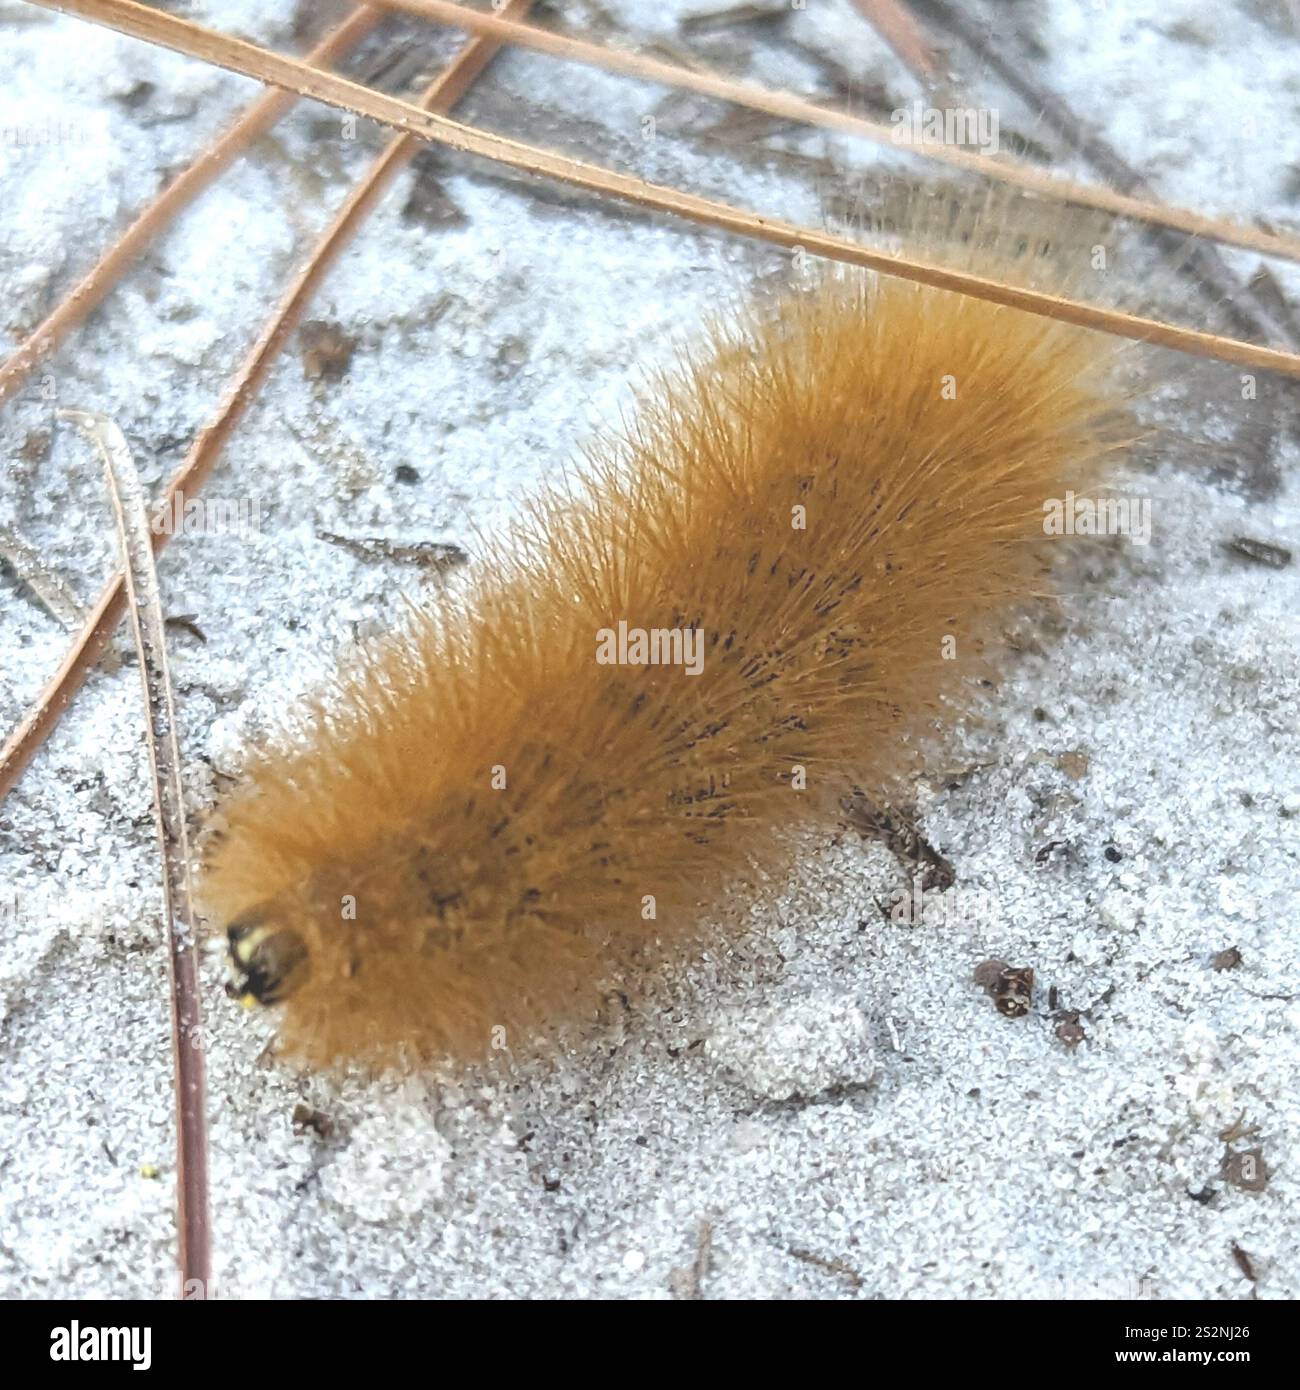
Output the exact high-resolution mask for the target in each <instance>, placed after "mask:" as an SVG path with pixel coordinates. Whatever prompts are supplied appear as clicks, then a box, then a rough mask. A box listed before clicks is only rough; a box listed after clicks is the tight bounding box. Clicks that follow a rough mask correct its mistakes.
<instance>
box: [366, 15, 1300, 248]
mask: <svg viewBox="0 0 1300 1390" xmlns="http://www.w3.org/2000/svg"><path fill="white" fill-rule="evenodd" d="M381 3H382V4H384V5H385V6H386V7H387V8H389V9H397V10H403V11H405V12H406V13H409V14H414V15H421V16H423V17H424V18H426V19H436V20H437V21H438V22H439V23H442V24H450V25H454V26H456V27H457V28H460V29H468V30H470V31H471V32H472V33H476V34H486V35H488V36H490V37H493V38H497V39H500V40H502V41H503V42H506V43H510V44H513V45H515V46H517V47H520V48H529V49H532V50H534V51H535V52H538V53H546V54H549V55H550V56H551V57H553V58H560V59H564V60H570V61H573V62H577V63H586V64H588V65H589V66H591V67H596V68H602V69H604V70H605V71H606V72H615V73H620V74H622V75H623V76H625V77H634V78H639V79H642V80H644V81H647V82H657V83H660V84H662V85H663V86H666V87H677V88H680V89H682V90H684V91H691V92H698V93H699V94H700V95H701V96H706V97H712V98H715V99H717V100H719V101H727V102H731V103H732V104H733V105H736V106H744V107H748V108H750V109H751V110H754V111H763V112H765V113H766V114H768V115H770V116H778V117H780V118H782V119H784V120H792V121H801V122H804V123H805V124H808V125H815V126H821V127H822V128H823V129H826V130H836V131H840V132H842V133H843V134H845V135H853V136H858V137H860V138H862V139H865V140H871V141H874V142H875V143H876V144H880V145H888V146H890V147H891V148H893V149H906V150H910V151H911V152H912V153H914V154H918V155H921V156H922V157H923V158H925V159H930V160H935V161H937V162H939V163H941V164H947V165H949V166H950V167H952V168H955V169H961V170H964V171H965V172H967V173H972V174H979V175H981V176H982V177H985V178H990V179H996V180H998V181H999V182H1001V183H1006V184H1010V185H1012V186H1013V187H1015V188H1023V189H1025V190H1026V191H1027V192H1031V193H1037V194H1041V195H1042V196H1043V197H1047V198H1055V199H1058V200H1060V201H1061V202H1066V203H1073V204H1077V205H1078V206H1080V207H1093V208H1098V209H1100V210H1101V211H1103V212H1111V213H1114V214H1115V215H1116V216H1118V217H1131V218H1134V219H1135V220H1137V221H1142V222H1150V223H1153V224H1155V225H1157V226H1163V227H1169V228H1172V229H1173V230H1175V231H1180V232H1186V233H1188V234H1189V235H1193V236H1200V237H1207V238H1210V239H1211V240H1214V241H1221V242H1223V243H1224V244H1225V245H1228V246H1240V247H1242V248H1244V249H1246V250H1251V251H1258V252H1260V253H1261V254H1263V255H1267V256H1279V257H1282V258H1283V259H1286V260H1292V261H1300V238H1296V237H1294V236H1286V235H1284V234H1281V233H1276V232H1266V231H1264V230H1262V229H1261V228H1258V227H1247V226H1245V225H1243V224H1242V223H1240V222H1233V221H1231V220H1229V219H1227V218H1219V217H1207V216H1205V215H1204V214H1202V213H1198V212H1193V211H1191V210H1190V209H1188V208H1179V207H1171V206H1170V205H1168V204H1166V203H1160V202H1156V201H1154V200H1153V199H1150V198H1138V197H1133V196H1129V195H1126V194H1124V193H1117V192H1115V191H1114V190H1113V189H1110V188H1102V187H1096V186H1094V185H1090V184H1084V183H1076V182H1075V181H1074V180H1072V179H1066V178H1062V177H1060V176H1059V175H1056V174H1048V173H1045V172H1044V171H1043V170H1041V169H1035V168H1032V167H1031V166H1029V165H1027V164H1021V163H1018V162H1015V161H1013V160H1011V159H1009V158H1007V157H1006V156H1005V155H1003V156H999V157H998V158H996V159H993V158H990V157H989V156H987V155H981V154H977V153H975V152H974V151H973V150H965V149H961V148H960V147H958V146H954V145H941V144H914V145H907V146H900V145H899V144H898V142H897V132H896V129H895V127H893V126H887V125H881V124H880V123H879V122H878V121H869V120H866V119H865V118H864V117H861V116H853V115H850V114H849V113H848V112H847V111H837V110H834V109H833V108H831V107H828V106H821V105H819V104H818V103H816V102H813V101H808V100H807V99H806V98H804V97H798V96H794V95H792V94H790V93H788V92H777V91H772V90H770V89H769V88H767V87H761V86H759V85H758V84H757V83H755V82H742V81H737V80H735V79H733V78H729V77H724V76H722V75H721V74H720V73H716V72H710V71H708V70H706V69H695V70H692V69H690V68H684V67H680V66H678V65H677V64H675V63H666V62H663V61H662V60H661V59H658V58H650V57H646V56H644V55H642V54H640V53H632V52H629V51H627V50H624V49H618V48H606V47H604V46H603V45H602V44H598V43H591V42H589V41H588V40H586V39H576V38H570V37H568V36H566V35H562V34H553V33H551V32H550V31H549V30H546V29H539V28H538V27H537V26H536V25H534V24H515V23H511V22H510V20H509V19H508V18H505V17H503V16H501V15H498V14H480V13H479V12H478V11H477V10H468V9H466V8H465V7H464V6H463V5H457V4H453V3H451V0H381Z"/></svg>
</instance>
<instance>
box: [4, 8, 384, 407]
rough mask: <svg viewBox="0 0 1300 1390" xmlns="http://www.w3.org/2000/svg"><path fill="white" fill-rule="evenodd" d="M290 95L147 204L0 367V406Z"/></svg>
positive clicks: (336, 39)
mask: <svg viewBox="0 0 1300 1390" xmlns="http://www.w3.org/2000/svg"><path fill="white" fill-rule="evenodd" d="M382 18H383V15H382V12H381V11H379V10H377V9H372V8H370V7H369V6H365V5H362V6H359V7H358V8H357V9H356V10H355V11H354V12H353V13H352V14H351V15H349V16H348V18H347V19H345V20H344V21H343V22H342V23H341V24H339V25H338V26H336V27H335V28H334V29H332V30H330V32H329V33H328V34H327V35H326V36H325V37H324V38H323V39H322V40H321V41H320V43H318V44H317V45H316V46H315V48H313V49H312V50H311V52H310V53H308V55H307V61H308V62H310V63H332V62H333V61H334V60H335V59H336V58H339V57H341V56H342V55H343V54H344V53H346V52H347V51H348V50H349V49H351V48H353V47H355V46H356V45H357V44H358V43H360V42H361V40H362V39H363V38H364V37H365V36H366V35H367V34H368V33H369V32H370V31H371V30H372V29H373V28H374V27H375V25H376V24H377V23H378V22H379V20H380V19H382ZM295 100H296V96H295V94H294V93H292V92H286V91H279V90H277V91H270V92H266V93H264V94H263V95H262V96H260V97H259V98H258V99H257V100H256V101H255V102H254V103H253V104H252V105H251V106H250V107H249V108H248V109H247V110H246V111H245V112H244V113H243V115H242V116H240V117H239V119H238V120H237V121H236V122H235V123H234V124H233V125H232V126H231V127H230V128H229V129H228V130H226V131H223V132H222V134H221V135H219V136H218V137H217V139H216V140H215V141H213V143H212V144H211V145H209V146H208V148H207V149H206V150H204V152H203V153H202V154H201V155H200V156H199V157H198V159H196V160H195V161H194V163H193V164H191V165H190V166H189V168H188V169H186V170H185V171H184V172H183V173H181V174H179V175H178V176H177V177H176V178H175V179H174V180H173V181H172V182H171V183H169V184H168V185H167V187H166V188H164V189H163V191H162V192H161V193H160V194H159V195H158V196H157V198H155V199H154V201H153V202H152V203H150V204H149V206H148V207H147V208H145V210H144V211H143V212H142V213H141V214H140V215H139V216H138V217H137V218H136V219H135V221H134V222H132V223H131V225H130V226H129V227H128V228H127V229H126V231H124V232H123V233H122V235H121V236H120V237H118V239H117V240H116V241H115V242H114V243H113V245H112V246H110V247H109V248H108V250H107V251H105V252H104V254H103V255H102V256H101V257H100V258H99V260H97V261H96V262H95V264H94V265H93V266H92V267H91V268H90V270H89V271H87V272H86V274H85V275H84V276H83V277H82V278H81V280H80V281H79V282H78V283H77V285H76V286H75V287H74V288H73V290H72V292H71V293H70V294H68V295H67V296H66V297H65V298H64V299H63V301H62V302H61V303H60V304H59V305H58V306H57V307H56V308H54V309H53V310H52V311H51V312H50V313H49V314H48V315H47V316H46V318H45V320H44V321H43V322H42V323H41V324H40V326H39V327H38V328H36V329H35V330H34V331H33V332H32V333H31V335H30V336H29V337H28V338H27V339H26V341H25V342H23V343H21V344H20V345H19V347H18V348H17V349H15V351H14V352H13V353H12V354H11V355H10V357H9V358H8V359H7V360H6V361H5V362H4V364H3V365H0V404H3V403H4V402H5V401H7V400H8V399H9V398H10V397H11V396H12V395H13V394H14V393H15V392H16V391H18V390H20V389H21V387H22V384H23V382H25V381H26V380H27V378H28V377H29V376H30V375H31V373H32V372H33V371H34V370H35V368H36V367H37V366H38V365H39V364H40V363H41V362H43V361H44V360H45V359H46V358H47V357H49V356H50V354H51V353H53V352H55V351H57V350H58V348H59V346H60V345H61V344H62V343H63V341H64V340H65V339H66V338H67V336H68V334H69V333H71V332H72V331H73V329H75V328H76V327H77V325H78V324H80V323H83V322H84V321H85V320H86V318H87V317H88V316H89V315H90V314H92V313H93V312H94V311H95V309H96V308H97V307H98V306H99V305H100V304H102V303H103V301H104V298H105V296H106V295H107V294H108V292H109V291H110V290H111V289H112V288H113V286H114V285H115V284H116V283H117V282H118V280H120V279H121V277H122V275H123V274H124V273H125V272H126V270H127V268H128V267H129V266H130V265H131V263H132V262H133V261H134V260H135V259H136V258H137V257H138V256H139V255H140V253H141V252H142V251H143V250H144V249H145V248H146V247H147V246H148V245H149V243H150V242H151V241H153V239H154V238H155V237H156V236H157V235H158V234H159V233H160V232H161V231H163V229H164V228H166V227H167V226H168V225H169V224H170V223H171V222H173V221H174V220H175V219H176V218H177V217H178V216H179V215H180V213H181V212H182V211H184V209H185V208H186V207H188V206H189V204H190V203H192V202H193V201H194V199H195V198H197V197H198V196H199V194H200V193H202V192H203V190H204V189H205V188H207V187H208V186H209V185H210V184H211V183H212V182H213V181H214V180H215V179H216V178H217V177H218V176H219V175H220V174H221V173H222V172H223V171H224V170H226V169H227V168H229V166H230V165H231V163H233V161H234V160H235V159H237V158H238V157H239V156H240V155H241V154H242V153H243V152H244V151H245V150H246V149H247V148H248V147H249V145H251V144H252V143H253V141H254V140H256V139H257V138H258V137H259V136H261V135H263V134H265V133H266V131H268V130H269V129H270V128H271V127H272V126H273V125H274V124H275V123H276V121H278V120H279V119H280V117H281V116H283V115H284V113H285V112H286V111H287V110H288V109H289V108H290V107H291V106H292V105H293V103H294V101H295Z"/></svg>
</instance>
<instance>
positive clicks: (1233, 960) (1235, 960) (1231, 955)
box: [1210, 946, 1241, 970]
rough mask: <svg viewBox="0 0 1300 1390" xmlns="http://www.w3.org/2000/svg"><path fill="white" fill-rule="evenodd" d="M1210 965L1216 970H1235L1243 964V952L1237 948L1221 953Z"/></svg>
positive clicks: (1230, 947)
mask: <svg viewBox="0 0 1300 1390" xmlns="http://www.w3.org/2000/svg"><path fill="white" fill-rule="evenodd" d="M1210 964H1211V965H1212V966H1213V967H1214V968H1215V969H1216V970H1235V969H1236V968H1237V967H1238V966H1239V965H1240V964H1241V952H1240V951H1239V950H1238V949H1237V948H1236V947H1235V946H1229V947H1228V949H1227V950H1226V951H1220V952H1219V953H1218V954H1217V955H1216V956H1215V957H1214V959H1213V960H1212V961H1211V962H1210Z"/></svg>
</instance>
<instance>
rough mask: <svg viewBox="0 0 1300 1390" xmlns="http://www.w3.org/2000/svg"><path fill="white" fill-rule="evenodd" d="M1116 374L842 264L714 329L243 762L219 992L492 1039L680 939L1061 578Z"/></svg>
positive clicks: (436, 1048) (375, 1022) (884, 783)
mask: <svg viewBox="0 0 1300 1390" xmlns="http://www.w3.org/2000/svg"><path fill="white" fill-rule="evenodd" d="M1021 251H1022V255H1032V251H1029V252H1027V251H1026V249H1025V248H1024V247H1023V246H1022V248H1021ZM1002 268H1003V270H1004V272H1005V269H1006V267H1005V265H1004V266H1003V267H1002ZM1112 366H1113V349H1112V347H1111V346H1110V344H1109V343H1108V342H1107V341H1106V340H1104V339H1102V338H1100V337H1098V336H1096V335H1094V334H1090V333H1087V332H1085V331H1082V330H1078V329H1073V328H1069V327H1066V326H1064V325H1058V324H1055V323H1051V322H1048V321H1046V320H1044V319H1041V318H1037V317H1031V316H1028V315H1026V314H1023V313H1019V312H1016V311H1014V310H1009V309H1004V308H999V307H996V306H993V305H990V304H987V303H983V302H981V301H978V300H975V299H970V298H965V297H962V296H959V295H955V294H950V293H946V292H942V291H937V290H931V289H927V288H923V287H920V286H916V285H912V284H907V283H903V282H901V281H895V280H884V279H876V278H874V277H870V276H867V275H863V274H857V273H854V274H849V275H842V276H838V277H835V278H828V279H827V280H826V281H825V282H823V283H822V284H821V285H820V286H819V287H818V288H816V289H814V290H812V291H809V292H804V293H793V294H791V295H790V296H789V297H788V298H786V299H785V300H784V301H783V302H781V303H779V304H777V305H775V306H771V307H770V308H769V309H767V310H765V311H754V312H753V313H751V314H749V315H747V316H744V317H743V318H742V319H741V320H740V321H738V322H737V323H736V324H734V325H733V326H732V327H730V328H727V329H722V330H718V331H716V332H715V334H714V336H713V339H712V341H711V343H710V344H709V345H708V346H707V347H706V348H704V349H702V350H701V351H699V352H698V353H697V354H696V355H695V356H693V357H692V358H690V359H688V360H686V361H685V362H684V363H683V364H682V365H681V366H680V367H679V369H678V370H677V371H676V372H674V373H673V374H672V375H671V376H670V377H669V378H667V379H664V380H661V381H659V382H658V383H656V385H655V386H654V388H653V389H652V390H650V391H648V392H646V393H645V394H644V396H643V399H642V400H641V403H640V410H639V414H638V417H637V419H636V422H635V424H634V425H633V426H632V428H631V430H630V432H629V433H628V435H627V436H626V437H625V438H621V439H618V440H614V441H607V442H605V443H603V444H602V445H600V446H598V448H597V449H596V450H595V451H594V452H592V453H591V454H590V456H589V458H588V460H587V462H586V464H585V466H584V467H583V469H582V470H581V475H580V478H579V481H578V483H577V484H576V485H575V486H574V487H573V488H572V489H571V490H569V491H566V492H564V493H562V494H561V493H551V494H548V495H546V496H543V497H542V498H541V499H540V500H538V501H536V502H534V503H532V504H531V505H530V506H529V507H528V508H527V509H526V510H525V512H524V515H523V519H522V520H521V521H520V522H519V523H518V524H517V526H516V527H515V529H513V530H512V531H511V532H509V533H508V534H507V535H505V536H504V537H503V538H502V539H500V540H499V542H498V543H497V544H496V545H495V547H494V549H493V551H492V553H490V554H489V555H488V556H487V557H486V558H485V559H483V560H482V561H481V562H479V565H478V577H477V579H476V580H475V582H474V583H473V584H472V585H471V586H470V588H469V591H468V592H467V593H466V594H465V595H464V596H463V597H462V598H460V599H458V600H448V601H447V603H446V604H445V605H444V606H442V607H440V608H438V609H436V610H431V611H428V612H425V613H423V614H421V615H420V616H419V617H418V618H415V619H412V621H411V622H410V623H409V625H408V626H407V627H406V628H405V630H403V631H401V632H399V633H397V634H395V635H393V636H392V637H390V638H388V639H387V640H385V641H384V642H382V643H380V644H378V645H377V646H375V647H374V648H372V649H370V650H368V651H366V652H364V653H361V654H359V656H358V658H357V659H356V661H355V662H354V663H352V664H351V665H350V668H349V669H348V670H346V671H345V672H344V673H343V674H342V675H341V676H340V678H339V681H338V684H337V686H336V687H334V688H331V689H328V690H326V691H323V692H321V693H320V694H319V696H317V697H316V699H315V700H314V702H313V703H312V707H311V708H310V709H308V710H307V711H305V712H304V713H303V715H302V717H301V721H300V726H299V734H298V736H297V737H296V738H293V739H289V740H286V741H284V743H283V744H282V746H281V747H279V748H277V749H274V750H273V751H271V752H269V753H265V754H262V755H260V756H259V759H258V761H257V762H256V764H255V765H254V766H253V767H252V768H251V769H250V771H249V775H248V779H247V783H246V785H245V786H244V787H243V789H241V790H240V791H238V792H237V793H236V794H235V795H234V796H233V797H232V798H231V799H230V800H229V801H228V803H227V804H226V805H225V806H224V808H223V810H224V818H225V822H226V824H225V828H224V830H223V832H222V833H220V834H218V835H214V836H213V837H212V845H211V848H210V850H209V853H208V858H207V864H206V872H205V896H206V902H207V905H208V907H209V908H210V910H211V911H212V912H213V914H214V915H215V916H216V917H217V918H218V919H219V920H221V921H223V922H224V923H226V924H228V930H229V936H230V941H231V947H232V954H233V957H234V961H235V964H236V967H237V969H238V971H239V974H240V977H241V979H240V983H239V985H238V986H237V988H236V992H238V993H242V994H243V995H244V996H245V997H246V998H249V999H255V1000H258V1001H261V1002H278V1001H282V1004H283V1020H282V1037H283V1041H284V1044H285V1046H286V1050H288V1051H289V1052H290V1053H293V1054H296V1055H298V1056H300V1057H303V1058H305V1059H307V1060H310V1061H314V1062H318V1063H331V1062H333V1061H336V1060H339V1059H360V1060H363V1061H367V1062H375V1063H383V1062H388V1061H391V1060H393V1059H394V1058H395V1057H397V1056H399V1055H403V1054H406V1053H414V1054H417V1055H431V1054H452V1055H458V1056H468V1055H478V1056H482V1055H483V1054H484V1053H485V1051H486V1050H487V1049H488V1048H489V1047H490V1046H491V1045H492V1042H493V1030H494V1029H495V1028H502V1029H505V1030H506V1032H505V1034H501V1033H498V1034H497V1035H496V1041H497V1043H498V1045H499V1043H500V1041H501V1040H502V1038H503V1037H505V1038H507V1039H508V1045H509V1046H511V1047H518V1046H521V1045H526V1044H527V1042H528V1040H529V1039H530V1038H531V1037H533V1036H535V1035H536V1034H538V1033H539V1032H544V1031H545V1030H546V1028H547V1027H548V1026H549V1025H552V1024H554V1023H556V1022H559V1021H572V1020H575V1019H580V1018H582V1017H583V1016H585V1015H589V1014H590V1013H591V1011H592V1009H593V1008H594V1006H595V1005H596V1003H597V1002H598V997H599V988H600V982H601V980H602V979H604V978H608V976H609V974H610V971H611V969H614V968H617V965H618V963H619V962H620V961H621V960H626V959H627V958H628V957H629V956H630V954H631V953H633V952H635V953H636V954H637V956H638V958H639V961H640V962H641V963H642V965H643V963H644V961H645V958H646V956H647V955H650V956H651V957H653V955H654V954H655V953H657V952H660V951H665V950H671V949H682V948H683V947H684V946H689V944H690V943H691V942H692V940H693V939H698V936H699V933H700V932H701V930H702V927H703V926H704V924H706V923H707V922H708V921H709V917H710V913H709V908H710V905H711V904H716V903H717V902H718V900H719V896H720V893H721V891H722V889H723V888H724V886H725V885H726V884H727V883H728V881H730V880H733V879H734V878H735V877H736V875H737V874H738V873H740V872H742V871H743V870H744V869H745V868H746V867H747V866H748V865H752V864H760V865H761V866H762V868H763V869H764V871H765V872H766V874H768V875H779V874H780V873H781V872H783V871H784V870H787V869H788V868H789V867H790V861H791V858H792V855H793V853H794V851H793V848H792V845H791V837H790V836H789V835H788V833H787V832H788V830H789V828H790V827H791V826H792V825H794V824H796V823H801V822H802V823H806V822H808V821H810V820H815V819H823V820H825V819H829V818H832V817H833V816H834V815H835V808H836V807H837V804H838V801H839V798H840V796H841V795H842V794H843V793H844V791H845V790H846V789H847V788H848V787H849V786H850V785H856V786H858V787H861V788H863V789H865V790H868V791H869V792H872V793H873V794H875V793H880V792H884V793H885V794H887V793H888V789H889V787H890V786H891V784H893V783H894V782H895V781H896V779H897V778H898V776H899V775H900V774H901V773H902V772H903V771H904V770H905V768H906V766H907V764H908V762H909V755H908V750H909V749H916V748H918V747H921V748H923V747H924V746H925V745H926V744H927V742H929V741H930V739H931V737H932V735H933V733H934V731H935V730H936V729H937V728H939V727H941V726H942V723H943V722H944V720H945V717H946V715H945V706H946V705H948V704H950V703H951V702H952V701H954V700H959V699H960V698H961V696H962V693H963V686H967V687H968V686H969V684H970V678H971V675H972V673H973V671H974V670H975V666H974V665H973V662H974V661H975V659H976V658H977V657H978V655H979V653H980V651H981V649H982V647H983V645H984V639H985V638H987V637H988V635H989V634H990V633H991V632H992V631H993V622H994V621H995V620H996V619H997V618H999V617H1002V616H1005V615H1006V613H1007V611H1008V608H1009V607H1010V606H1012V605H1014V604H1017V603H1019V602H1021V601H1023V600H1024V598H1025V597H1026V596H1027V595H1030V594H1035V593H1039V592H1041V591H1042V575H1043V571H1044V554H1043V548H1042V546H1041V545H1040V544H1036V543H1035V542H1036V541H1037V542H1041V541H1042V537H1043V503H1044V500H1045V499H1047V498H1050V497H1059V496H1062V495H1063V494H1064V492H1065V490H1066V489H1073V490H1074V491H1076V492H1080V491H1083V490H1085V489H1087V488H1088V487H1090V486H1092V485H1094V484H1095V483H1096V481H1097V480H1098V477H1099V475H1100V470H1101V468H1102V466H1103V464H1104V463H1105V462H1106V461H1107V460H1108V457H1109V456H1110V455H1112V454H1113V453H1114V451H1115V450H1116V449H1117V448H1118V447H1120V439H1119V435H1118V434H1117V431H1116V429H1115V427H1114V420H1115V412H1114V409H1113V402H1114V398H1115V388H1114V386H1113V384H1112ZM620 624H621V625H622V626H620ZM946 639H947V640H946ZM954 652H955V654H956V655H957V656H958V658H959V659H957V660H952V659H947V658H951V657H952V656H953V655H954ZM655 659H657V661H658V664H652V662H653V661H654V660H655Z"/></svg>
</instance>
